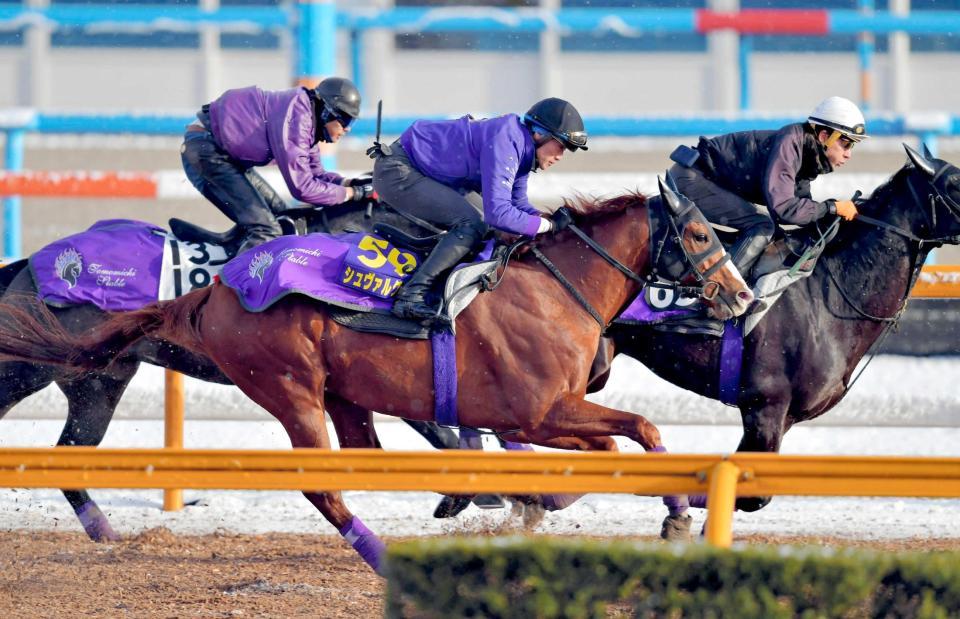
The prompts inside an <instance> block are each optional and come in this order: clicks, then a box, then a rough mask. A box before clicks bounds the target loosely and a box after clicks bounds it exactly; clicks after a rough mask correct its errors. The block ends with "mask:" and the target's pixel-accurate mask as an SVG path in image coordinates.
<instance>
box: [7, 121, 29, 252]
mask: <svg viewBox="0 0 960 619" xmlns="http://www.w3.org/2000/svg"><path fill="white" fill-rule="evenodd" d="M24 133H25V132H24V130H23V129H8V130H7V143H6V145H5V146H4V167H5V168H6V169H7V170H8V171H10V172H19V171H20V170H22V169H23V136H24ZM21 228H22V226H21V223H20V196H7V197H6V198H4V199H3V252H2V253H3V257H7V258H13V259H15V258H19V257H20V256H21V255H22V254H23V237H22V236H21Z"/></svg>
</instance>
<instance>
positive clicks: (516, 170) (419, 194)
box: [373, 98, 587, 323]
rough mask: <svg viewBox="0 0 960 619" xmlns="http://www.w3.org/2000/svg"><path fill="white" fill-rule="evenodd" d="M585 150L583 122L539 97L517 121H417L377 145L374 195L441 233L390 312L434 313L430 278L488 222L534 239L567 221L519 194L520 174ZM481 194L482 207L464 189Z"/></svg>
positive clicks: (564, 105) (569, 109) (567, 107)
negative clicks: (392, 139) (543, 213)
mask: <svg viewBox="0 0 960 619" xmlns="http://www.w3.org/2000/svg"><path fill="white" fill-rule="evenodd" d="M578 148H582V149H583V150H587V134H586V132H585V131H584V128H583V119H582V118H581V117H580V113H579V112H577V110H576V108H574V107H573V106H572V105H571V104H570V103H568V102H566V101H564V100H562V99H554V98H551V99H544V100H543V101H540V102H538V103H536V104H534V105H533V107H531V108H530V110H529V111H528V112H527V114H526V115H525V116H524V117H523V119H521V118H520V117H518V116H516V115H515V114H507V115H505V116H500V117H498V118H488V119H474V118H472V117H470V116H464V117H463V118H458V119H456V120H441V121H427V120H419V121H417V122H415V123H414V124H413V125H412V126H411V127H410V128H409V129H407V130H406V131H404V133H403V135H401V136H400V139H399V140H398V141H397V142H394V143H393V144H391V145H390V146H386V147H383V148H382V150H381V151H379V153H378V157H377V162H376V164H375V165H374V168H373V185H374V188H375V189H376V191H377V193H378V195H379V196H380V198H381V199H382V200H383V201H385V202H387V203H388V204H390V205H391V206H392V207H393V208H395V209H396V210H398V211H400V212H402V213H406V214H408V215H412V216H413V217H414V218H419V219H422V220H424V221H427V222H429V223H431V224H433V225H435V226H436V227H439V228H441V229H442V230H446V233H445V234H443V236H442V237H441V238H440V241H439V242H438V243H437V246H436V247H435V248H434V249H433V251H432V252H431V253H430V255H429V256H428V257H427V259H426V260H424V261H423V263H422V264H421V265H420V267H419V268H418V269H417V271H416V273H414V274H413V275H412V276H411V277H410V279H409V280H407V282H406V283H404V285H403V286H402V287H401V288H400V290H399V292H398V293H397V299H396V301H395V303H394V306H393V312H394V314H396V315H397V316H400V317H402V318H411V319H415V320H420V321H422V322H424V323H430V322H432V321H433V320H435V319H436V318H437V317H438V314H439V310H438V308H437V307H436V306H435V305H434V304H431V303H430V302H428V301H427V300H426V299H425V298H424V295H425V294H426V293H427V292H428V291H429V290H430V287H431V285H432V284H433V282H434V280H435V279H436V278H437V277H438V276H439V275H440V274H441V273H443V272H444V271H446V270H448V269H450V268H452V267H453V266H455V265H456V264H457V263H458V262H459V261H460V260H462V259H463V258H464V257H465V256H466V255H467V254H469V253H470V252H471V251H472V250H473V249H474V248H475V247H476V245H477V244H478V243H479V242H480V241H481V240H482V238H483V237H484V235H485V234H486V233H487V231H488V227H492V228H495V229H497V230H502V231H505V232H508V233H511V234H517V235H523V236H535V235H537V234H539V233H541V232H547V231H556V230H559V229H562V228H563V227H565V226H566V225H567V224H568V223H569V222H570V219H569V213H568V212H567V211H566V210H565V209H562V210H561V212H560V213H559V214H555V215H554V217H553V219H547V218H545V217H543V216H541V214H540V212H539V211H538V210H537V209H536V208H534V207H533V205H532V204H530V201H529V200H528V199H527V177H528V176H529V175H530V173H531V172H533V171H535V170H536V169H537V168H540V169H546V168H549V167H550V166H552V165H553V164H554V163H556V162H557V161H559V160H560V159H561V158H562V157H563V153H564V150H565V149H566V150H570V151H576V150H577V149H578ZM473 193H478V194H480V195H481V196H482V200H483V204H482V211H481V210H478V209H477V207H475V206H474V205H473V204H471V202H470V201H469V199H468V194H473Z"/></svg>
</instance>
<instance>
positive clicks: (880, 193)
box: [824, 163, 913, 255]
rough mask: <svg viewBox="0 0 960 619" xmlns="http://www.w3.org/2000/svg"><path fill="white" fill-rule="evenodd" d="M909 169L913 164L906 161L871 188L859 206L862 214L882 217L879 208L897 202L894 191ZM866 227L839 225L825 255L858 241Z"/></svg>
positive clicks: (899, 185) (901, 182) (901, 183)
mask: <svg viewBox="0 0 960 619" xmlns="http://www.w3.org/2000/svg"><path fill="white" fill-rule="evenodd" d="M911 170H913V166H911V165H910V164H909V163H908V164H904V166H903V167H902V168H900V169H899V170H897V171H896V172H894V173H893V175H892V176H890V178H889V179H887V180H886V182H884V183H883V184H882V185H880V186H879V187H877V188H876V189H874V190H873V193H872V194H870V197H869V198H867V199H866V200H864V201H863V203H862V204H861V205H860V207H859V210H860V212H862V213H863V214H864V215H869V216H871V217H876V218H877V219H883V217H882V213H881V212H880V209H882V208H883V207H884V205H887V204H895V203H896V202H897V201H896V200H895V199H894V198H895V196H896V193H897V191H899V190H900V189H899V188H900V187H902V185H903V183H904V178H905V177H906V176H907V175H908V174H909V173H910V172H911ZM866 228H867V226H865V225H864V224H860V225H845V226H841V227H840V232H839V233H838V234H837V237H836V238H835V239H834V240H833V241H831V242H830V244H829V245H827V251H826V252H824V253H825V255H828V254H832V253H835V252H836V251H839V250H842V249H844V248H846V247H847V245H849V244H850V243H854V242H856V241H858V240H859V239H861V238H862V237H863V234H864V230H865V229H866Z"/></svg>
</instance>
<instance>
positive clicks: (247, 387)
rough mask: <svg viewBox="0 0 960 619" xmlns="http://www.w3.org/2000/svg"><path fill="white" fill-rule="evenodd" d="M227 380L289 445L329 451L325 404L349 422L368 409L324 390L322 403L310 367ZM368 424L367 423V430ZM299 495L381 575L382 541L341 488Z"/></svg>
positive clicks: (319, 381) (320, 383)
mask: <svg viewBox="0 0 960 619" xmlns="http://www.w3.org/2000/svg"><path fill="white" fill-rule="evenodd" d="M218 363H220V365H221V367H225V368H228V367H230V365H229V364H227V363H226V362H225V361H224V360H218ZM288 367H290V366H288ZM230 378H231V379H232V380H233V381H234V383H235V384H236V385H237V387H239V388H240V389H241V390H243V392H244V393H246V394H247V396H249V397H250V398H251V399H252V400H253V401H254V402H256V403H257V404H259V405H260V406H262V407H263V408H264V409H266V410H267V411H268V412H269V413H270V414H272V415H273V416H274V417H276V418H277V420H278V421H279V422H280V423H281V424H282V425H283V428H284V430H286V432H287V436H289V437H290V443H291V445H292V446H293V448H294V449H297V448H312V447H315V448H320V449H330V447H331V443H330V436H329V434H328V433H327V424H326V418H325V417H324V408H325V406H327V407H329V409H330V411H331V417H333V416H337V415H340V416H347V419H346V423H348V424H349V423H350V422H349V416H352V415H357V414H360V411H362V412H363V413H364V414H365V415H369V411H366V410H365V409H361V408H359V407H357V406H355V405H354V404H352V403H350V402H347V401H345V400H343V399H341V398H339V397H337V396H335V395H334V394H327V397H326V400H329V402H327V401H325V398H324V384H325V382H326V381H325V379H326V376H325V375H324V374H323V373H322V370H321V369H319V368H318V367H316V366H314V365H305V366H303V367H298V368H297V369H296V372H294V371H293V368H291V370H290V371H288V372H287V373H286V374H285V375H284V376H282V377H281V376H278V375H276V374H267V375H264V376H256V375H253V374H245V373H244V372H239V373H237V374H235V375H233V376H230ZM364 418H366V417H364ZM344 427H346V426H344ZM372 427H373V426H372V425H371V426H370V428H371V429H372ZM351 436H353V438H354V439H355V440H358V441H363V440H370V437H371V436H372V437H373V438H374V439H375V437H376V435H375V434H372V435H370V434H367V438H366V439H364V438H362V437H363V436H364V433H362V432H355V433H354V434H352V435H351ZM348 440H350V439H348ZM303 496H305V497H306V498H307V500H308V501H310V503H311V504H312V505H313V506H314V507H316V508H317V509H318V510H319V511H320V513H321V514H323V516H324V518H326V519H327V522H329V523H330V524H332V525H333V526H334V527H335V528H336V529H337V531H338V532H339V533H340V535H342V536H343V537H344V539H346V540H347V541H348V542H349V543H350V545H351V546H353V549H354V550H356V551H357V553H358V554H359V555H360V557H361V558H362V559H363V560H364V561H365V562H366V563H367V564H368V565H369V566H370V567H371V568H373V570H374V571H375V572H377V573H378V574H379V573H381V571H380V570H381V569H382V567H383V558H384V555H385V554H386V545H385V544H384V543H383V542H382V541H381V540H380V538H379V537H377V535H376V534H375V533H374V532H373V531H371V530H370V529H368V528H367V526H366V525H365V524H364V523H363V521H361V520H360V519H359V518H357V517H356V516H354V515H353V514H352V513H351V512H350V510H349V509H347V506H346V504H345V503H344V502H343V496H342V494H341V493H340V492H332V491H323V492H319V491H304V493H303Z"/></svg>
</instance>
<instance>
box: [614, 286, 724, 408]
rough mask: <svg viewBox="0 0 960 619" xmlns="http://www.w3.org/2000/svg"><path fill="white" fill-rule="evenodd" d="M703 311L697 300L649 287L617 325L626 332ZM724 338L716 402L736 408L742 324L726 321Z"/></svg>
mask: <svg viewBox="0 0 960 619" xmlns="http://www.w3.org/2000/svg"><path fill="white" fill-rule="evenodd" d="M700 308H701V306H700V303H699V301H698V300H697V299H677V298H676V296H675V293H674V292H673V291H672V290H671V289H669V288H663V287H657V286H646V287H644V290H643V292H642V293H641V294H639V295H637V298H636V299H634V300H633V302H632V303H630V305H629V306H628V307H627V309H625V310H624V311H623V312H622V313H621V314H620V316H618V317H617V319H616V322H617V323H618V324H620V325H627V327H626V328H629V325H659V324H662V323H664V322H667V321H670V320H676V319H681V318H694V317H697V316H699V315H700V314H701V312H700ZM721 338H722V339H721V342H720V365H719V367H718V369H717V371H718V374H719V377H718V381H717V384H718V386H719V393H718V394H717V399H719V400H720V401H721V402H723V403H724V404H727V405H729V406H736V405H737V398H738V397H739V394H740V374H741V371H742V363H743V321H742V320H733V321H727V323H726V324H725V325H724V329H723V334H722V336H721Z"/></svg>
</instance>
